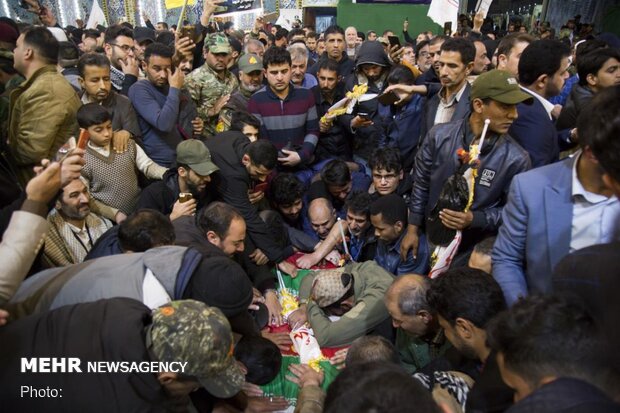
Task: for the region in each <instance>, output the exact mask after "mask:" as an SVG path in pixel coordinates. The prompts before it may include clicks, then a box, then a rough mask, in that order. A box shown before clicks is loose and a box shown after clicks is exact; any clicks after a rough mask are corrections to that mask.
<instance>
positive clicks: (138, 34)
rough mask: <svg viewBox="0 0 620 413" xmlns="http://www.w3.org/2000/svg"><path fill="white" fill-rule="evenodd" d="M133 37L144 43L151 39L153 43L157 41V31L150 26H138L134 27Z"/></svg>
mask: <svg viewBox="0 0 620 413" xmlns="http://www.w3.org/2000/svg"><path fill="white" fill-rule="evenodd" d="M133 38H134V39H135V40H136V41H137V42H138V43H142V42H145V41H147V40H150V41H151V43H153V42H155V31H154V30H153V29H150V28H148V27H136V28H135V29H133Z"/></svg>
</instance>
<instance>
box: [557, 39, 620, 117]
mask: <svg viewBox="0 0 620 413" xmlns="http://www.w3.org/2000/svg"><path fill="white" fill-rule="evenodd" d="M577 73H579V82H578V84H576V85H575V86H574V87H573V89H572V91H571V92H570V95H569V97H568V100H567V101H566V105H564V107H563V108H562V112H561V113H560V116H559V117H558V121H557V124H556V126H557V128H558V129H567V128H571V129H572V128H574V127H576V126H577V118H578V117H579V114H580V113H581V111H582V110H583V109H584V108H585V107H586V106H587V105H588V104H589V103H590V101H591V100H592V98H593V97H594V95H595V94H597V93H599V92H601V91H602V90H603V89H606V88H608V87H612V86H616V85H618V84H620V51H618V49H614V48H604V49H597V50H594V51H592V53H588V54H585V55H583V56H580V57H579V60H578V61H577Z"/></svg>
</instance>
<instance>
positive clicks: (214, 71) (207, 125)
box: [185, 34, 239, 136]
mask: <svg viewBox="0 0 620 413" xmlns="http://www.w3.org/2000/svg"><path fill="white" fill-rule="evenodd" d="M204 57H205V64H204V65H202V66H200V67H199V68H198V69H196V70H194V71H193V72H192V73H190V75H189V76H187V78H186V79H185V89H186V90H187V91H188V92H189V94H190V96H191V97H192V100H193V101H194V103H195V104H196V108H197V109H198V115H199V116H200V118H201V119H202V120H203V122H204V133H205V134H206V135H207V136H212V135H215V133H216V126H217V121H218V117H219V114H220V111H221V110H222V108H223V107H224V105H226V103H227V102H228V99H230V94H231V93H232V92H233V90H234V89H236V88H237V87H238V86H239V82H238V81H237V78H236V77H235V75H234V74H232V73H231V72H230V71H229V70H228V64H229V63H230V59H231V48H230V43H229V42H228V38H227V37H226V36H223V35H221V34H211V35H209V37H208V38H207V39H206V40H205V46H204Z"/></svg>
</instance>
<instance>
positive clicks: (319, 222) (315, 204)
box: [308, 198, 336, 241]
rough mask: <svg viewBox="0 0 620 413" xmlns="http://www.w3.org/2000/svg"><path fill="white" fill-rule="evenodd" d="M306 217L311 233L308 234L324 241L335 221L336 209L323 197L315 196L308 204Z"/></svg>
mask: <svg viewBox="0 0 620 413" xmlns="http://www.w3.org/2000/svg"><path fill="white" fill-rule="evenodd" d="M308 218H309V220H310V225H311V227H312V233H310V234H308V235H310V236H313V237H315V238H317V240H320V241H324V240H325V239H326V238H327V236H328V235H329V233H330V231H331V229H332V227H333V226H334V224H335V223H336V210H335V209H334V207H333V206H332V204H331V202H329V200H327V199H325V198H316V199H313V200H312V201H310V204H309V205H308Z"/></svg>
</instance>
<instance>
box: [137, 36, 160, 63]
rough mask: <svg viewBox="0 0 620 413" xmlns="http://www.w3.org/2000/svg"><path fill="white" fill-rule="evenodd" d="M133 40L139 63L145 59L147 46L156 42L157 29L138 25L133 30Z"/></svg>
mask: <svg viewBox="0 0 620 413" xmlns="http://www.w3.org/2000/svg"><path fill="white" fill-rule="evenodd" d="M133 36H134V37H133V42H134V48H135V52H134V53H135V55H136V59H137V60H138V63H139V64H142V62H143V61H144V50H145V49H146V46H148V45H149V44H151V43H153V42H155V31H153V29H150V28H148V27H136V28H135V29H134V31H133Z"/></svg>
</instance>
